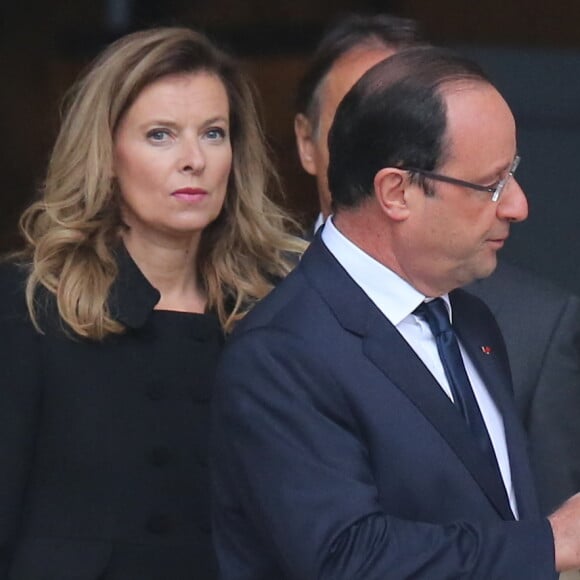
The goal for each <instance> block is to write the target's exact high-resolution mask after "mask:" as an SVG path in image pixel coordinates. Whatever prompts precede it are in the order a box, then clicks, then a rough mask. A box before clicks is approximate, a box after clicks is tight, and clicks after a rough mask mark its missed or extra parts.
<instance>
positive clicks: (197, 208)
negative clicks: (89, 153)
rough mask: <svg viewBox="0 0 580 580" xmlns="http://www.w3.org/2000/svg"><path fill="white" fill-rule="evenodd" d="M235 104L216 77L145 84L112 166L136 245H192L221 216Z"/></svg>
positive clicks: (123, 126) (118, 136)
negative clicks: (176, 243)
mask: <svg viewBox="0 0 580 580" xmlns="http://www.w3.org/2000/svg"><path fill="white" fill-rule="evenodd" d="M229 116H230V115H229V103H228V96H227V93H226V89H225V87H224V85H223V83H222V81H221V80H220V79H219V78H218V77H217V76H215V75H214V74H211V73H207V72H201V71H200V72H195V73H191V74H189V73H188V74H183V75H172V76H167V77H164V78H161V79H159V80H158V81H156V82H154V83H152V84H151V85H149V86H147V87H145V89H143V91H142V92H141V94H140V95H139V96H138V97H137V99H136V100H135V102H134V103H133V105H132V106H131V107H130V108H129V109H128V111H127V112H126V113H125V115H124V116H123V118H122V119H121V121H120V123H119V126H118V128H117V130H116V132H115V136H114V157H113V159H114V161H113V171H114V175H115V178H116V179H117V182H118V185H119V189H120V194H121V212H122V216H123V221H124V223H125V224H126V225H127V226H129V229H128V230H127V232H126V233H125V239H126V240H127V238H130V241H131V242H136V241H137V242H138V241H139V240H141V241H146V240H147V241H149V242H153V243H155V242H158V243H159V242H160V243H167V242H168V241H169V240H172V241H180V243H183V242H187V243H189V242H191V241H192V240H193V239H195V238H199V235H200V234H201V232H202V230H203V229H204V228H205V227H206V226H207V225H208V224H210V223H211V222H213V221H214V220H215V219H216V218H217V216H218V215H219V213H220V211H221V209H222V206H223V203H224V199H225V195H226V189H227V185H228V178H229V175H230V170H231V166H232V147H231V143H230V135H229Z"/></svg>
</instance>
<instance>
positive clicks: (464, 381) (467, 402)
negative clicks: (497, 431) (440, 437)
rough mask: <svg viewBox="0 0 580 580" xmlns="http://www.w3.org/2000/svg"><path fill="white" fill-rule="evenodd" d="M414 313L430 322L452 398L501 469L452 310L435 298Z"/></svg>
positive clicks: (487, 453)
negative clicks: (463, 352)
mask: <svg viewBox="0 0 580 580" xmlns="http://www.w3.org/2000/svg"><path fill="white" fill-rule="evenodd" d="M415 314H417V316H420V317H421V318H423V319H424V320H426V321H427V324H429V327H430V328H431V332H432V333H433V336H434V337H435V342H436V344H437V350H438V351H439V358H440V359H441V362H442V363H443V369H444V370H445V376H446V377H447V381H448V382H449V386H450V387H451V392H452V394H453V400H454V401H455V404H456V406H457V408H458V409H459V411H460V412H461V414H462V415H463V418H464V419H465V421H466V422H467V424H468V425H469V428H470V429H471V432H472V433H473V434H474V436H475V438H476V439H477V443H478V444H479V446H480V447H481V449H482V450H483V452H484V453H485V454H486V455H487V456H488V457H489V459H490V461H491V462H492V466H493V467H495V468H496V469H497V470H498V471H499V467H498V464H497V459H496V456H495V452H494V450H493V445H492V443H491V440H490V438H489V433H488V432H487V428H486V426H485V422H484V421H483V417H482V416H481V411H480V410H479V405H478V404H477V400H476V398H475V395H474V394H473V389H472V388H471V383H470V382H469V378H468V376H467V372H466V370H465V366H464V365H463V359H462V358H461V351H460V350H459V343H458V342H457V337H456V336H455V331H454V330H453V327H452V326H451V323H450V321H449V313H448V312H447V307H446V306H445V302H444V300H443V299H442V298H435V299H434V300H431V301H430V302H423V303H422V304H421V305H420V306H418V307H417V308H416V309H415Z"/></svg>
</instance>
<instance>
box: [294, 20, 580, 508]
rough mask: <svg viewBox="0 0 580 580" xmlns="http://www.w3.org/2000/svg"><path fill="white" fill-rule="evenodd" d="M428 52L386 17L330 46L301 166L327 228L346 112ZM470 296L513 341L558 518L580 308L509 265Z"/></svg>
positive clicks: (520, 387)
mask: <svg viewBox="0 0 580 580" xmlns="http://www.w3.org/2000/svg"><path fill="white" fill-rule="evenodd" d="M420 42H421V41H420V37H419V34H418V31H417V27H416V24H415V23H414V22H413V21H412V20H409V19H402V18H397V17H393V16H389V15H385V14H379V15H359V14H351V15H348V16H346V17H344V18H341V19H339V20H338V21H336V22H335V23H333V24H332V25H331V26H330V27H329V28H328V30H327V31H326V33H325V34H324V35H323V37H322V38H321V40H320V43H319V45H318V47H317V49H316V51H315V52H314V54H313V57H312V59H311V62H310V64H309V66H308V68H307V71H306V73H305V75H304V77H303V79H302V82H301V83H300V86H299V90H298V98H297V109H298V113H297V115H296V119H295V133H296V143H297V146H298V152H299V155H300V161H301V163H302V166H303V168H304V169H305V171H307V172H308V173H310V174H312V175H313V176H314V177H315V178H316V183H317V189H318V198H319V205H320V210H321V213H320V215H319V217H318V219H317V222H316V226H317V227H318V226H320V225H321V224H322V223H323V221H324V219H326V218H327V217H328V215H330V213H331V207H330V191H329V189H328V181H327V170H328V147H327V138H328V130H329V128H330V124H331V123H332V119H333V117H334V113H335V111H336V108H337V107H338V104H339V103H340V101H341V100H342V98H343V97H344V95H345V94H346V92H347V91H348V90H349V89H350V87H351V86H352V85H353V84H354V83H355V81H357V80H358V79H359V78H360V76H361V75H362V74H363V73H364V72H366V71H367V70H368V69H369V68H370V67H371V66H372V65H374V64H376V63H377V62H379V61H380V60H382V59H384V58H387V57H389V56H391V55H392V54H394V53H395V52H397V51H398V50H400V49H401V48H405V47H408V46H410V45H413V44H418V43H420ZM467 289H468V290H469V291H470V292H473V293H474V294H475V295H476V296H479V297H480V298H481V299H482V300H484V301H485V302H486V304H487V305H488V306H489V307H490V308H491V310H492V312H493V314H494V316H495V317H496V319H497V321H498V324H499V326H500V329H501V331H502V334H503V336H504V339H505V342H506V346H507V351H508V355H509V361H510V366H511V371H512V376H513V385H514V393H515V399H516V405H517V410H518V412H519V415H520V418H521V419H522V421H523V423H524V426H525V428H526V431H527V433H528V437H529V441H530V454H531V461H532V470H533V473H534V476H535V480H536V484H537V488H538V494H539V499H540V506H541V508H542V513H544V514H549V513H550V512H551V511H552V510H554V509H555V508H556V507H557V506H558V505H560V503H562V501H564V500H565V499H566V498H567V497H569V496H570V495H572V494H573V493H575V492H577V491H579V490H580V453H579V452H578V448H579V447H580V421H578V420H577V415H578V412H579V410H580V300H579V299H578V298H577V297H575V296H572V295H570V294H568V293H565V292H563V291H562V290H559V289H558V288H556V287H555V286H553V285H551V284H550V283H548V282H545V281H543V280H541V279H539V278H536V277H534V276H533V275H531V274H530V273H527V272H525V271H523V270H520V269H519V268H517V267H515V266H512V265H509V264H507V263H501V262H500V264H499V267H498V268H497V269H496V271H495V272H494V273H493V274H492V275H491V276H489V277H488V278H485V279H483V280H478V281H476V282H474V283H473V284H471V285H469V286H468V287H467Z"/></svg>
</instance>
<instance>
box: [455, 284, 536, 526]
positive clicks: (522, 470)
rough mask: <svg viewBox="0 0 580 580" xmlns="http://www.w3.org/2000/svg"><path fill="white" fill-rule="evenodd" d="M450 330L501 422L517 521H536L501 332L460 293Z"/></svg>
mask: <svg viewBox="0 0 580 580" xmlns="http://www.w3.org/2000/svg"><path fill="white" fill-rule="evenodd" d="M451 303H452V306H453V312H454V313H456V312H457V314H458V316H457V317H455V315H454V321H453V326H454V328H455V330H456V332H457V334H458V336H459V338H460V340H461V343H462V344H463V347H464V348H465V350H466V352H467V353H468V354H469V356H470V358H471V360H472V361H473V364H474V365H475V366H476V367H477V370H478V371H479V373H480V375H481V378H482V379H483V381H484V383H485V385H486V387H487V389H488V391H489V393H490V395H491V397H492V398H493V400H494V402H495V404H496V406H497V408H498V409H499V412H500V414H501V416H502V418H503V422H504V428H505V436H506V442H507V448H508V454H509V458H510V467H511V473H512V482H513V485H514V489H515V491H516V498H517V501H518V510H519V514H520V518H522V517H537V516H538V515H539V513H540V512H539V505H538V501H537V495H536V491H535V489H534V487H533V484H532V481H533V476H532V472H531V468H530V465H529V461H528V456H529V453H528V443H527V437H526V434H525V432H524V429H523V426H522V424H521V421H520V419H519V417H518V416H517V413H516V407H515V402H514V395H513V386H512V382H511V372H510V368H509V361H508V357H507V352H506V348H505V345H504V341H503V337H502V336H501V331H500V330H499V327H498V326H497V324H495V323H494V320H493V318H492V315H491V313H490V312H489V310H488V307H487V306H486V305H485V304H484V303H482V302H481V300H480V299H478V298H474V297H473V296H471V295H470V294H468V293H467V292H464V291H463V290H456V291H455V292H453V293H452V294H451Z"/></svg>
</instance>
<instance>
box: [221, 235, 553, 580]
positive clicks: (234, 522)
mask: <svg viewBox="0 0 580 580" xmlns="http://www.w3.org/2000/svg"><path fill="white" fill-rule="evenodd" d="M451 300H452V304H453V309H454V322H455V324H456V328H457V331H458V334H459V336H460V338H461V341H462V343H463V344H464V346H465V348H466V350H467V351H468V352H469V354H470V356H471V357H472V358H473V360H474V363H475V364H476V366H477V368H478V370H479V372H480V373H481V375H482V377H483V379H484V381H485V383H486V385H487V386H488V388H489V389H490V391H491V394H492V396H493V398H494V400H495V402H496V404H497V406H498V408H499V409H500V411H501V414H502V416H503V419H504V423H505V429H506V439H507V444H508V449H509V454H510V462H511V467H512V477H513V481H514V486H515V490H516V496H517V501H518V507H519V512H520V518H521V521H519V522H515V521H514V520H513V516H512V514H511V511H510V508H509V504H508V501H507V497H506V493H505V490H504V488H503V485H502V482H501V481H500V480H499V477H498V476H497V475H496V474H495V473H494V472H493V470H492V469H491V468H490V467H488V464H487V462H486V460H485V459H484V457H483V456H482V452H481V451H480V450H479V448H478V447H477V445H476V443H475V441H474V440H473V438H472V436H471V434H470V432H469V431H468V428H467V426H466V424H465V423H464V421H463V420H462V418H461V416H460V414H459V413H458V412H457V410H456V409H455V407H454V406H453V404H452V403H451V401H450V400H449V399H448V397H447V396H446V395H445V393H444V392H443V391H442V389H441V388H440V386H439V385H438V383H437V382H436V381H435V379H434V378H433V376H432V375H431V373H430V372H429V371H428V370H427V368H426V367H425V366H424V365H423V363H422V362H421V360H420V359H419V358H418V357H417V356H416V354H415V353H414V351H413V350H412V349H411V348H410V347H409V345H408V344H407V342H406V341H405V340H404V339H403V338H402V337H401V335H400V334H399V332H398V331H397V330H396V329H395V328H394V327H393V326H392V325H391V324H390V323H389V322H388V320H387V319H386V318H385V317H384V316H383V315H382V313H381V312H380V311H379V310H378V309H377V308H376V307H375V305H374V304H373V303H372V302H371V301H370V300H369V299H368V297H367V296H366V295H365V294H364V293H363V292H362V291H361V289H360V288H359V287H358V286H357V285H356V284H355V283H354V281H353V280H352V279H351V278H350V276H349V275H348V274H347V273H346V272H345V271H344V269H343V268H342V267H341V266H340V265H339V264H338V262H337V261H336V260H335V259H334V257H333V256H332V255H331V254H330V252H328V250H327V249H326V247H325V246H324V244H323V243H322V241H321V240H320V238H317V239H316V240H315V241H314V242H313V244H312V245H311V246H310V248H309V249H308V251H307V252H306V253H305V255H304V257H303V259H302V261H301V263H300V264H299V266H298V267H297V268H296V269H295V271H294V272H293V273H292V274H291V275H290V276H289V277H288V278H287V279H286V280H284V281H283V282H282V283H281V284H280V285H279V286H278V287H277V288H276V289H275V290H274V292H273V293H272V294H271V295H270V296H268V298H267V299H266V300H264V301H263V302H262V303H261V304H259V305H258V306H257V307H256V308H255V309H254V310H253V312H252V313H251V314H250V315H249V316H248V317H247V318H246V320H245V321H244V322H243V323H242V325H241V326H240V328H239V329H238V331H237V332H236V333H235V334H234V337H233V338H232V340H231V341H230V344H229V345H228V347H227V348H226V351H225V355H224V357H223V359H222V361H221V364H220V369H219V372H218V380H217V387H216V393H215V399H214V409H213V412H214V429H213V458H212V461H213V486H214V487H213V491H214V505H213V508H214V509H213V519H214V540H215V546H216V550H217V554H218V559H219V567H220V573H221V577H222V579H223V580H242V579H247V580H250V579H251V580H266V579H268V580H271V579H272V578H276V579H280V580H282V579H294V580H310V579H315V578H316V579H318V578H323V579H332V580H341V579H345V580H353V579H354V578H361V579H364V580H375V579H376V580H379V579H380V580H384V579H385V578H389V579H398V578H416V579H429V580H436V579H437V578H469V579H471V580H474V579H478V578H481V579H485V580H489V579H491V578H493V579H499V578H506V579H507V578H509V579H510V580H515V579H519V578H521V579H522V580H523V579H526V580H530V579H536V578H537V579H542V580H545V579H546V578H555V577H556V574H555V571H554V553H553V538H552V533H551V529H550V526H549V523H548V522H547V520H543V519H541V517H540V516H539V510H538V506H537V501H536V497H535V491H534V488H533V484H532V481H531V473H530V468H529V464H528V459H527V452H526V442H525V436H524V433H523V431H522V429H521V427H520V423H519V421H518V419H517V418H516V414H515V409H514V408H513V403H512V394H511V387H510V380H509V369H508V363H507V355H506V353H505V348H504V346H503V341H502V338H501V335H500V333H499V330H498V328H497V325H496V324H495V321H494V319H493V317H492V316H491V314H490V312H489V310H488V309H487V307H486V306H485V305H484V304H483V303H482V302H481V301H480V300H479V299H477V298H475V297H474V296H471V295H470V294H468V293H466V292H464V291H462V290H457V291H455V292H453V293H452V294H451ZM482 346H486V347H489V349H483V350H482V348H481V347H482ZM484 350H486V351H488V352H489V351H491V352H490V353H489V354H485V353H484V352H483V351H484Z"/></svg>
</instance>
